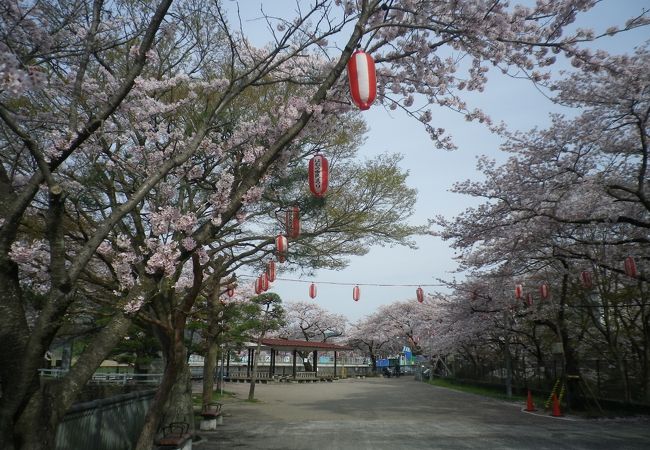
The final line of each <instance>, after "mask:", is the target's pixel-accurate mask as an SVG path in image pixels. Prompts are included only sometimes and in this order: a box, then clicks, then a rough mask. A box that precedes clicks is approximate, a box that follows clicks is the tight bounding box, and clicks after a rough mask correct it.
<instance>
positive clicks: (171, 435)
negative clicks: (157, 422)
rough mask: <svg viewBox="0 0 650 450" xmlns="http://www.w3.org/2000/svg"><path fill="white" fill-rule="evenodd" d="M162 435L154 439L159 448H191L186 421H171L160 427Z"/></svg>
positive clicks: (190, 438)
mask: <svg viewBox="0 0 650 450" xmlns="http://www.w3.org/2000/svg"><path fill="white" fill-rule="evenodd" d="M161 431H162V437H161V438H160V439H158V440H156V446H157V448H158V449H159V450H163V449H165V450H172V449H175V450H192V435H191V434H190V433H189V431H190V424H189V423H187V422H171V423H170V424H169V425H165V426H164V427H162V430H161Z"/></svg>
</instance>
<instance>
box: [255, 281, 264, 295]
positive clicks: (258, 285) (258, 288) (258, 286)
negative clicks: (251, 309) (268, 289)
mask: <svg viewBox="0 0 650 450" xmlns="http://www.w3.org/2000/svg"><path fill="white" fill-rule="evenodd" d="M253 287H254V288H255V294H257V295H260V294H261V293H262V280H261V279H260V277H257V280H255V282H254V283H253Z"/></svg>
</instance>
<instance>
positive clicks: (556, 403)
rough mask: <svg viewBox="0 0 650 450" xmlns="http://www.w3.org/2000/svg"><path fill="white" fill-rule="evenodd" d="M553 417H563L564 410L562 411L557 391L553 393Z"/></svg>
mask: <svg viewBox="0 0 650 450" xmlns="http://www.w3.org/2000/svg"><path fill="white" fill-rule="evenodd" d="M551 415H552V416H553V417H562V416H563V414H562V411H560V401H559V400H558V399H557V395H555V392H554V393H553V412H552V413H551Z"/></svg>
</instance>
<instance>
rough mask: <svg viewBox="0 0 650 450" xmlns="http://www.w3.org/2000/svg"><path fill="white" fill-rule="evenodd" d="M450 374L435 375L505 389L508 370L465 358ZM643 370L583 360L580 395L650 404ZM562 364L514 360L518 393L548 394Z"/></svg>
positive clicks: (451, 366)
mask: <svg viewBox="0 0 650 450" xmlns="http://www.w3.org/2000/svg"><path fill="white" fill-rule="evenodd" d="M446 366H447V367H446V369H448V371H446V372H447V373H445V374H442V373H437V371H436V370H435V368H431V369H433V370H432V372H433V373H434V374H436V375H439V376H440V375H442V376H447V377H450V378H453V379H457V380H460V381H462V380H467V381H475V382H478V383H482V384H490V385H494V386H505V383H506V376H507V371H506V368H505V366H504V365H503V364H502V363H501V362H494V361H483V362H481V363H478V364H477V363H470V362H469V361H467V360H464V359H462V358H458V357H457V358H456V359H455V360H451V361H448V362H447V365H446ZM642 374H643V369H642V367H640V364H639V363H638V362H635V361H626V360H622V361H621V362H620V364H614V363H612V362H611V361H606V360H604V359H588V360H582V361H580V389H581V390H582V392H581V393H580V394H579V395H582V396H587V397H592V398H595V399H598V400H606V401H613V402H620V403H636V404H641V405H650V392H648V390H649V389H650V387H648V386H646V384H647V381H644V377H643V376H642ZM562 375H563V373H562V365H561V363H560V362H559V361H557V360H552V361H548V362H547V363H546V364H545V365H539V364H535V363H534V362H532V361H530V360H523V359H514V360H513V365H512V384H513V387H514V388H515V389H516V390H519V391H525V389H527V388H530V389H533V390H538V391H548V392H550V390H551V389H552V388H553V385H554V384H555V382H556V381H557V380H558V379H559V378H561V377H562Z"/></svg>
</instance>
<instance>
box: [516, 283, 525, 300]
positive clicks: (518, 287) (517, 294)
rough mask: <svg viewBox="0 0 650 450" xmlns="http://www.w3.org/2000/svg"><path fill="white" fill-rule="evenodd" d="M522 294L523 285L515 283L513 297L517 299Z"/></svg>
mask: <svg viewBox="0 0 650 450" xmlns="http://www.w3.org/2000/svg"><path fill="white" fill-rule="evenodd" d="M523 294H524V287H523V286H522V285H521V284H516V285H515V298H516V299H517V300H519V299H520V298H521V296H522V295H523Z"/></svg>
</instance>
